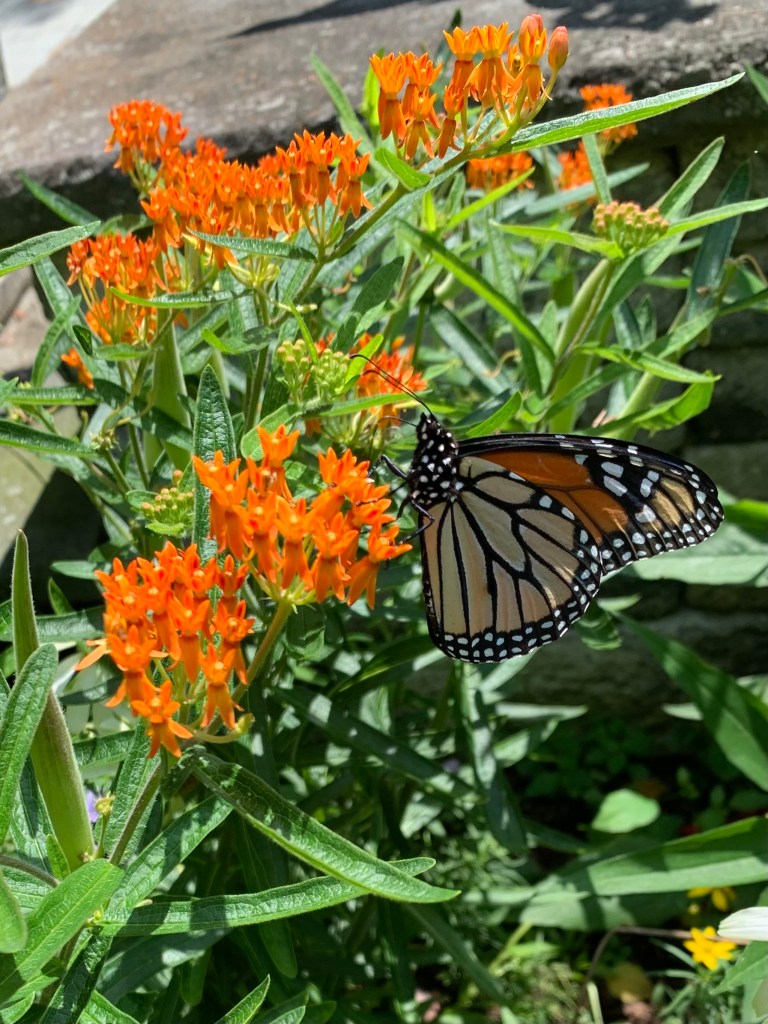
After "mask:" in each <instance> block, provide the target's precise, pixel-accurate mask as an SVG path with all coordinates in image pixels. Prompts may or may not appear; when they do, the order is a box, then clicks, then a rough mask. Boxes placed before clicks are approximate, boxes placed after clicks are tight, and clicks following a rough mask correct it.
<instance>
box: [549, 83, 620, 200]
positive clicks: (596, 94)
mask: <svg viewBox="0 0 768 1024" xmlns="http://www.w3.org/2000/svg"><path fill="white" fill-rule="evenodd" d="M579 92H580V93H581V96H582V98H583V100H584V110H585V111H587V110H602V109H604V108H606V107H616V106H619V105H620V104H623V103H630V102H631V101H632V93H631V92H628V90H627V89H625V88H624V86H623V85H607V84H605V83H603V84H602V85H585V86H583V87H582V88H581V89H579ZM635 135H637V127H636V126H635V125H634V124H624V125H618V126H617V127H616V128H606V129H605V131H602V132H599V133H598V138H599V139H600V144H601V147H602V150H603V152H604V153H609V152H610V151H611V150H612V149H615V148H616V146H618V145H619V143H620V142H623V141H624V140H625V139H631V138H632V137H633V136H635ZM557 159H558V160H559V161H560V164H561V166H562V171H561V173H560V177H559V178H558V182H557V183H558V186H559V187H560V188H561V189H569V188H576V187H577V186H578V185H586V184H587V183H588V182H590V181H592V171H591V170H590V168H589V160H588V159H587V154H586V151H585V149H584V143H583V142H579V144H578V146H577V147H576V149H575V150H571V151H569V152H567V153H559V154H558V157H557Z"/></svg>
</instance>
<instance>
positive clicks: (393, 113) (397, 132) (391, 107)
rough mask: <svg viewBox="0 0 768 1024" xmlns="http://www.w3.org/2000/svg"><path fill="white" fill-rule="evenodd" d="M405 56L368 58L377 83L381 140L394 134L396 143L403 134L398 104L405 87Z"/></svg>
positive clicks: (401, 114) (403, 121)
mask: <svg viewBox="0 0 768 1024" xmlns="http://www.w3.org/2000/svg"><path fill="white" fill-rule="evenodd" d="M407 56H413V55H412V54H411V55H406V54H402V53H398V55H397V56H395V55H394V53H390V54H388V56H386V57H379V56H377V55H376V54H373V56H372V57H371V58H370V64H371V67H372V68H373V73H374V75H375V76H376V78H377V79H378V82H379V88H380V92H379V108H378V110H379V131H380V133H381V137H382V139H386V138H387V136H389V135H391V134H393V133H394V136H395V138H396V139H397V140H398V142H399V141H400V140H401V139H402V138H403V135H404V134H405V117H404V115H403V108H402V106H401V103H400V90H401V89H402V88H403V86H404V85H405V76H406V72H407V59H406V58H407Z"/></svg>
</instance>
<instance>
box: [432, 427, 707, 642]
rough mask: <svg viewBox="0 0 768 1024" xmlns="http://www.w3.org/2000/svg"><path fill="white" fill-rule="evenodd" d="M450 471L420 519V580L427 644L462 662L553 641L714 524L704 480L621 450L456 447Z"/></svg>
mask: <svg viewBox="0 0 768 1024" xmlns="http://www.w3.org/2000/svg"><path fill="white" fill-rule="evenodd" d="M441 429H442V428H441ZM447 436H448V437H450V435H447ZM417 455H418V453H417ZM429 457H430V458H433V457H434V456H433V454H430V456H429ZM426 463H427V459H426V458H425V457H424V454H423V453H422V457H421V458H420V459H417V458H415V459H414V465H415V466H417V467H419V468H422V469H423V468H424V466H425V465H426ZM451 471H452V473H453V477H452V481H451V483H450V486H445V485H444V484H443V483H442V480H441V481H440V487H442V488H443V493H442V494H440V493H439V489H438V486H437V484H435V485H434V486H433V487H432V488H431V490H429V491H428V493H427V495H426V497H427V498H428V500H427V501H426V502H425V506H426V507H422V509H421V526H420V532H421V548H422V570H423V582H424V595H425V603H426V608H427V620H428V623H429V630H430V634H431V636H432V639H433V641H434V643H435V644H436V645H437V646H438V647H439V648H440V649H441V650H443V651H444V652H445V653H446V654H448V655H449V656H450V657H453V658H460V659H462V660H466V661H477V662H486V661H502V660H504V659H506V658H509V657H513V656H515V655H519V654H525V653H528V652H529V651H531V650H534V649H535V648H536V647H540V646H542V645H543V644H546V643H550V642H551V641H553V640H556V639H557V638H558V637H559V636H561V635H562V634H563V633H564V632H565V631H566V629H567V628H568V627H569V626H570V625H571V624H572V623H573V622H575V621H576V619H578V618H579V617H580V616H581V615H583V614H584V612H585V611H586V610H587V608H588V606H589V602H590V600H591V599H592V598H593V597H594V595H595V593H596V592H597V588H598V586H599V584H600V581H601V579H602V577H603V576H604V575H605V574H606V573H609V572H613V571H614V570H616V569H619V568H621V567H622V566H623V565H626V564H628V563H629V562H632V561H634V560H636V559H640V558H647V557H650V556H651V555H654V554H657V553H660V552H662V551H669V550H674V549H675V548H684V547H687V546H689V545H691V544H696V543H699V542H700V541H702V540H705V539H706V538H707V537H709V536H710V535H711V534H712V533H713V532H714V531H715V530H716V529H717V526H718V525H719V523H720V522H721V520H722V509H721V507H720V504H719V502H718V499H717V491H716V489H715V486H714V484H713V483H712V481H711V480H709V479H708V478H707V477H706V476H705V475H704V474H703V473H701V472H700V471H699V470H697V469H695V468H694V467H693V466H690V465H688V464H687V463H683V462H681V461H680V460H678V459H675V458H674V457H672V456H667V455H664V454H662V453H660V452H656V451H654V450H653V449H649V448H644V447H642V446H640V445H634V444H628V443H625V442H620V441H609V440H603V439H598V438H594V439H593V438H585V437H578V436H567V435H528V434H522V435H517V434H507V435H499V436H496V437H488V438H478V439H474V440H470V441H466V442H461V443H460V444H459V445H458V453H457V456H456V458H455V460H454V463H453V465H452V467H451ZM443 475H444V474H443ZM419 479H421V478H419ZM423 487H424V484H422V488H423Z"/></svg>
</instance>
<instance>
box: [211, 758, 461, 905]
mask: <svg viewBox="0 0 768 1024" xmlns="http://www.w3.org/2000/svg"><path fill="white" fill-rule="evenodd" d="M192 771H193V772H194V774H195V775H196V776H197V777H198V778H199V779H200V781H201V782H202V783H203V784H204V785H206V786H208V788H209V789H211V790H212V791H213V792H214V793H217V794H218V795H219V796H220V797H221V798H222V799H223V800H226V801H227V802H228V803H231V804H232V806H233V807H234V808H235V810H236V811H237V812H238V814H241V815H242V816H243V817H244V818H245V819H246V821H248V822H249V823H250V824H251V825H253V827H254V828H257V829H259V831H261V832H263V833H264V835H266V836H268V838H270V839H272V840H274V842H276V843H277V844H278V845H279V846H282V848H283V849H284V850H286V851H287V852H288V853H291V854H293V855H294V856H295V857H298V858H299V859H300V860H303V861H304V862H305V863H307V864H309V865H311V866H312V867H314V868H316V869H317V870H318V871H324V872H326V873H327V874H329V875H331V876H332V877H334V878H338V879H340V880H341V881H344V882H351V883H352V884H353V885H359V886H360V887H361V888H363V889H365V890H366V891H368V892H370V893H375V894H376V895H377V896H386V897H387V898H389V899H397V900H411V901H413V902H417V903H434V902H439V901H442V900H446V899H451V898H453V897H454V896H456V895H457V892H456V890H454V889H442V888H439V887H437V886H432V885H429V884H428V883H426V882H422V881H420V880H418V879H414V878H411V877H409V876H408V875H407V874H406V873H405V872H403V871H401V870H400V869H399V868H397V867H395V866H394V865H393V864H391V863H388V862H386V861H382V860H379V859H378V858H376V857H374V856H372V854H370V853H367V852H366V851H365V850H362V849H360V848H359V847H357V846H355V845H354V843H351V842H349V840H348V839H344V838H343V837H342V836H339V835H336V833H334V832H332V831H331V830H330V829H328V828H325V826H324V825H321V824H320V822H318V821H316V820H315V819H314V818H311V817H310V816H309V815H307V814H305V813H304V812H303V811H301V810H299V808H298V807H295V806H294V805H293V804H291V803H290V802H289V801H287V800H286V799H285V798H284V797H282V796H281V795H280V794H279V793H278V792H277V791H276V790H274V789H272V787H271V786H268V785H267V784H266V783H265V782H262V780H261V779H259V778H258V777H257V776H256V775H254V774H253V773H252V772H249V771H247V770H246V769H245V768H243V767H241V766H240V765H236V764H227V763H226V762H224V761H220V760H219V759H218V758H215V757H213V756H212V755H210V754H208V753H207V752H200V750H199V748H196V749H195V752H194V754H193V757H192Z"/></svg>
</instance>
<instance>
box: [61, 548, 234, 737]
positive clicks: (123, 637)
mask: <svg viewBox="0 0 768 1024" xmlns="http://www.w3.org/2000/svg"><path fill="white" fill-rule="evenodd" d="M95 575H96V578H97V579H98V580H99V582H100V583H101V584H102V586H103V587H104V602H105V608H106V610H105V612H104V632H105V638H104V640H102V641H99V642H98V643H97V645H96V648H97V649H96V650H95V651H94V652H92V653H91V654H90V655H88V656H87V657H86V658H84V659H83V660H82V661H81V662H80V664H79V665H78V668H85V667H86V666H87V665H89V664H91V663H92V662H93V661H95V660H96V659H97V658H98V657H100V656H101V655H102V654H104V653H109V655H110V657H111V658H112V660H113V661H114V663H115V664H116V665H117V667H118V668H119V669H120V671H121V672H122V674H123V678H122V681H121V683H120V686H119V688H118V690H117V693H116V694H115V695H114V697H112V699H111V700H109V701H108V702H107V706H108V707H112V706H115V705H117V704H119V703H120V702H121V701H123V700H127V701H128V702H129V704H130V707H131V711H132V712H133V714H134V715H141V716H142V717H144V718H146V720H147V732H148V734H149V736H150V738H151V749H150V754H149V756H150V757H152V756H154V754H156V753H157V751H158V749H159V748H160V746H164V747H165V748H166V749H167V750H169V751H170V752H171V753H172V754H173V755H174V756H176V757H178V756H179V754H180V753H181V751H180V749H179V744H178V739H189V738H190V737H191V736H192V735H193V733H192V732H191V731H190V729H189V728H187V726H186V725H182V724H181V723H180V722H178V721H177V720H176V719H175V718H174V715H176V713H177V712H178V710H179V708H180V707H182V705H187V704H193V703H194V702H196V701H197V700H198V699H199V697H200V696H202V694H203V692H204V693H205V696H206V701H205V708H204V711H203V714H202V717H201V718H200V722H199V725H200V726H201V727H202V728H205V727H206V726H208V725H210V723H211V722H212V721H213V719H214V716H215V714H216V713H217V712H218V714H219V716H220V717H221V721H222V722H223V723H224V725H225V726H226V727H227V728H228V729H234V727H235V717H234V709H235V707H236V705H235V704H234V703H233V701H232V697H231V694H230V692H229V681H230V679H231V677H232V675H233V673H234V675H235V676H236V677H237V678H238V679H239V680H240V682H241V683H243V684H245V683H247V681H248V680H247V676H246V670H245V662H244V660H243V654H242V651H241V649H240V645H241V643H242V640H243V639H244V638H245V637H246V636H247V635H248V634H249V633H250V632H251V627H252V625H253V621H254V620H253V619H250V618H247V617H246V615H245V601H242V600H240V599H239V596H238V591H239V589H240V588H241V587H242V585H243V582H244V579H245V575H246V573H245V570H244V569H237V568H236V567H235V562H234V559H232V558H231V557H229V558H227V559H225V560H224V563H223V565H221V566H220V565H219V563H218V561H217V559H216V558H211V559H209V560H208V561H207V562H205V563H203V562H202V561H201V559H200V556H199V554H198V552H197V546H196V545H194V544H193V545H191V547H188V548H186V549H183V550H180V549H178V548H176V547H175V546H174V545H173V544H172V543H171V542H170V541H168V542H167V543H166V545H165V547H164V548H163V549H162V551H160V552H159V553H158V554H157V555H156V556H155V557H154V559H152V560H151V561H150V560H149V559H146V558H135V559H133V561H131V562H129V563H128V565H126V566H124V565H123V564H122V562H121V561H120V560H119V559H115V560H114V562H113V563H112V571H111V572H96V573H95ZM214 587H218V588H219V590H220V591H221V596H220V597H219V599H218V602H217V603H216V606H215V609H214V607H213V604H212V601H211V593H212V591H213V588H214ZM165 659H170V662H169V664H168V665H166V666H164V671H165V673H166V678H165V680H164V681H163V682H162V684H161V685H160V686H159V687H157V686H155V684H154V682H153V681H152V676H153V670H152V664H153V662H154V661H158V662H159V661H162V660H165ZM201 673H202V676H203V680H204V682H203V683H202V684H198V677H199V676H200V674H201ZM172 693H173V694H174V695H173V696H172ZM176 698H180V699H176Z"/></svg>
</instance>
